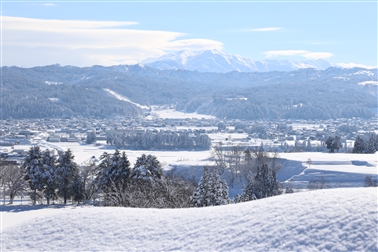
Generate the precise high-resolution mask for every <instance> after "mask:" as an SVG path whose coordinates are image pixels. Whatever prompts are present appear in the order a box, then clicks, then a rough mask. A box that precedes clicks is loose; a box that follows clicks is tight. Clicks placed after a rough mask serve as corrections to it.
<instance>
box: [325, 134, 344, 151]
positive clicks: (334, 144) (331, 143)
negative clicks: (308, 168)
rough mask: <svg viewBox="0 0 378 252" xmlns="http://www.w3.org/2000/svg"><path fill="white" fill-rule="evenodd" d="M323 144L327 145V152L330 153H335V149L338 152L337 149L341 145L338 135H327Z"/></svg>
mask: <svg viewBox="0 0 378 252" xmlns="http://www.w3.org/2000/svg"><path fill="white" fill-rule="evenodd" d="M325 144H326V146H327V149H329V152H331V153H335V150H336V151H337V152H339V149H340V148H342V147H343V145H342V144H341V140H340V137H339V136H335V137H332V136H329V137H328V139H327V140H326V142H325Z"/></svg>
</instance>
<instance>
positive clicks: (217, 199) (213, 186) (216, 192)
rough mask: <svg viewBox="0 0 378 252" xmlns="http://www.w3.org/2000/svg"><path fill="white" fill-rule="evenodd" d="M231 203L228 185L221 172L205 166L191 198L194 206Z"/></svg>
mask: <svg viewBox="0 0 378 252" xmlns="http://www.w3.org/2000/svg"><path fill="white" fill-rule="evenodd" d="M229 203H230V199H229V197H228V186H227V183H226V181H225V180H224V179H221V178H220V176H219V174H218V173H217V172H216V171H215V170H214V169H212V170H211V171H209V168H208V167H204V172H203V176H202V177H201V181H200V182H199V184H198V187H197V189H196V191H195V192H194V193H193V196H192V197H191V198H190V204H191V206H194V207H205V206H218V205H226V204H229Z"/></svg>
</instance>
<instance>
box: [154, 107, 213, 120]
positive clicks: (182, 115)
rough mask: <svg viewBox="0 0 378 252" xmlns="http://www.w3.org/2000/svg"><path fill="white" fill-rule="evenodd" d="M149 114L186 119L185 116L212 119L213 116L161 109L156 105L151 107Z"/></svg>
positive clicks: (165, 117)
mask: <svg viewBox="0 0 378 252" xmlns="http://www.w3.org/2000/svg"><path fill="white" fill-rule="evenodd" d="M151 109H152V110H151V115H153V116H155V117H158V118H162V119H167V118H169V119H186V118H195V119H202V118H204V119H214V118H215V116H211V115H204V114H197V113H184V112H181V111H177V110H175V109H173V108H172V109H161V108H158V107H156V106H152V107H151Z"/></svg>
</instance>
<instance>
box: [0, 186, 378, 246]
mask: <svg viewBox="0 0 378 252" xmlns="http://www.w3.org/2000/svg"><path fill="white" fill-rule="evenodd" d="M1 211H2V212H1V219H2V236H1V250H2V251H42V250H44V251H134V250H144V251H168V250H179V251H378V246H377V237H378V230H377V228H378V218H377V217H378V216H377V214H378V212H377V189H376V188H343V189H327V190H318V191H309V192H301V193H294V194H285V195H281V196H275V197H271V198H266V199H261V200H257V201H251V202H246V203H240V204H236V205H235V204H231V205H226V206H218V207H207V208H189V209H133V208H122V207H119V208H114V207H91V206H74V205H70V206H66V207H63V206H50V207H43V208H41V207H39V206H35V207H32V206H3V207H2V208H1Z"/></svg>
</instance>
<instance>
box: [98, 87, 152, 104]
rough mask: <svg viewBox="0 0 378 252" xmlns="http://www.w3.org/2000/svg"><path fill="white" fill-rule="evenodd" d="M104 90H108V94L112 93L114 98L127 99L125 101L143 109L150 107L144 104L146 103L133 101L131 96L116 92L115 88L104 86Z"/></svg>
mask: <svg viewBox="0 0 378 252" xmlns="http://www.w3.org/2000/svg"><path fill="white" fill-rule="evenodd" d="M103 90H104V91H105V92H107V93H108V94H110V95H111V96H113V97H114V98H116V99H118V100H121V101H125V102H128V103H131V104H133V105H135V106H137V107H139V108H141V109H150V107H148V106H144V105H140V104H139V103H136V102H133V101H131V100H130V99H129V98H127V97H125V96H123V95H120V94H118V93H116V92H114V91H113V90H111V89H109V88H103Z"/></svg>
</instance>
